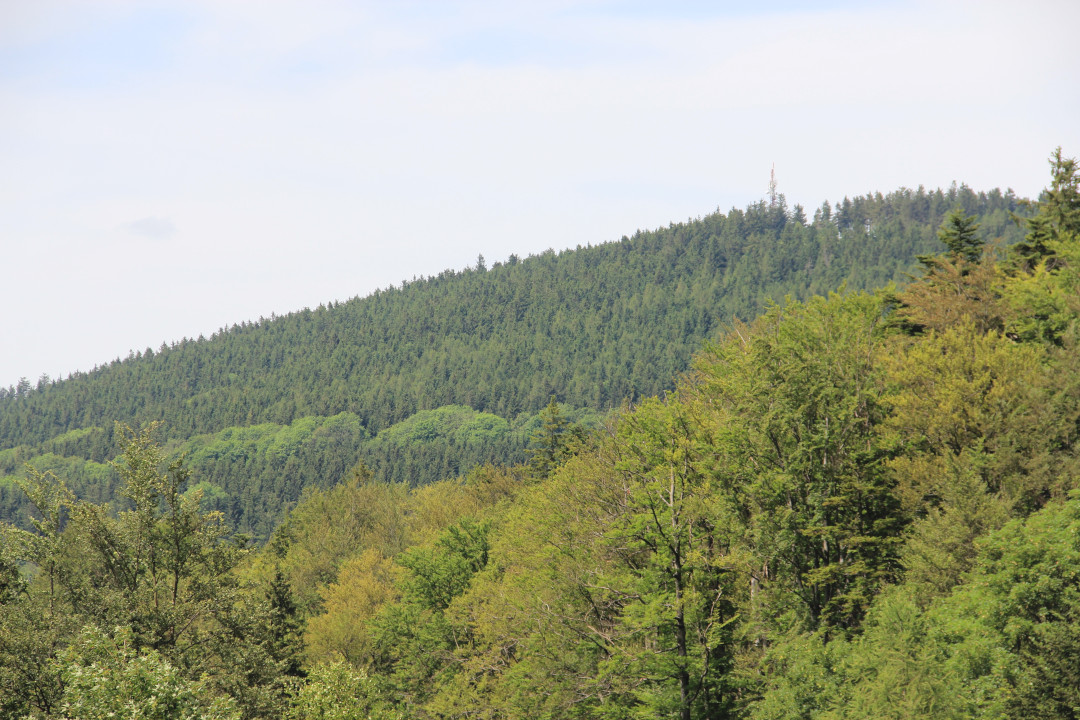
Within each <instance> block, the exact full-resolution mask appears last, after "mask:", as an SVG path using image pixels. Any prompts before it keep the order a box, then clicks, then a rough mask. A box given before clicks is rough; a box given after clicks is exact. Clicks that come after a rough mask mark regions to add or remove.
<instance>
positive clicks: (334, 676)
mask: <svg viewBox="0 0 1080 720" xmlns="http://www.w3.org/2000/svg"><path fill="white" fill-rule="evenodd" d="M285 717H286V718H287V719H288V720H393V719H394V718H399V717H401V716H400V715H398V714H396V713H394V712H392V711H391V710H389V708H387V707H386V703H385V701H382V700H381V699H380V697H379V694H378V689H377V687H376V683H375V682H374V681H373V680H372V679H370V678H369V677H368V675H367V673H366V672H364V671H363V670H358V669H356V668H354V667H352V666H351V665H348V664H347V663H343V662H340V661H339V662H331V663H322V664H319V665H316V666H315V667H313V668H312V669H311V673H310V674H309V675H308V677H307V681H306V682H305V683H304V685H303V686H302V687H301V688H300V690H299V691H298V692H297V693H296V696H295V697H294V698H293V700H292V704H291V705H290V707H289V712H288V714H287V715H286V716H285Z"/></svg>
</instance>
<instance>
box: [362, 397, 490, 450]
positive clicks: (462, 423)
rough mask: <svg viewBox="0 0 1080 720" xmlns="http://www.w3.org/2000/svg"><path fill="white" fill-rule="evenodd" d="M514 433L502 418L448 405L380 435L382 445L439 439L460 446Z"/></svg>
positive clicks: (399, 424) (402, 423) (422, 412)
mask: <svg viewBox="0 0 1080 720" xmlns="http://www.w3.org/2000/svg"><path fill="white" fill-rule="evenodd" d="M509 430H510V423H508V422H507V421H506V420H504V419H503V418H501V417H499V416H498V415H492V414H491V413H482V412H477V411H476V410H473V409H472V408H468V407H464V406H462V405H446V406H444V407H440V408H436V409H434V410H422V411H420V412H418V413H416V414H415V415H413V416H412V417H410V418H408V419H407V420H403V421H402V422H399V423H397V424H396V425H393V426H391V427H388V428H387V429H386V430H383V431H382V432H381V433H380V434H379V438H378V439H379V440H380V441H381V442H388V443H396V444H406V443H414V442H427V441H430V440H435V439H437V438H445V439H452V440H454V441H455V442H459V443H469V442H480V441H483V440H498V439H500V438H501V437H502V436H503V435H505V434H506V433H507V432H509Z"/></svg>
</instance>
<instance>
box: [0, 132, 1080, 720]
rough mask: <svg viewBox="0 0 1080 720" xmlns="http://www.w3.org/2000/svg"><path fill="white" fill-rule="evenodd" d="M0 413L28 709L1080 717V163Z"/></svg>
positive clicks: (411, 302)
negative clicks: (1039, 184) (1011, 188)
mask: <svg viewBox="0 0 1080 720" xmlns="http://www.w3.org/2000/svg"><path fill="white" fill-rule="evenodd" d="M1050 170H1051V173H1050V179H1049V182H1048V184H1047V187H1046V189H1045V190H1044V192H1043V193H1042V194H1041V196H1040V197H1039V198H1037V199H1035V200H1032V201H1023V200H1021V199H1020V198H1016V197H1014V196H1013V194H1012V193H1011V192H1008V193H1002V192H1000V191H993V192H988V193H975V192H973V191H971V190H969V189H968V188H966V187H964V186H959V187H953V188H951V189H950V190H948V191H932V192H927V191H924V190H922V189H919V190H918V191H909V190H902V191H898V192H894V193H890V194H889V195H880V194H876V195H872V196H871V195H868V196H864V197H861V198H856V199H855V200H845V201H843V202H842V203H837V204H835V205H830V204H828V203H825V204H824V205H822V207H821V208H819V209H818V210H816V211H815V212H814V213H813V214H812V216H808V214H807V213H806V211H805V210H803V209H802V208H800V207H798V206H796V207H794V208H789V207H788V206H787V204H786V202H785V201H784V198H783V197H782V196H775V195H774V196H772V197H770V198H768V199H766V200H764V201H762V202H760V203H757V204H755V205H752V206H751V207H749V208H747V209H745V210H732V211H730V212H729V213H726V214H722V213H719V212H717V213H714V214H711V215H708V216H706V217H703V218H700V219H697V220H691V221H687V222H686V223H681V224H677V225H671V226H670V227H668V228H666V229H661V230H657V231H652V232H639V233H637V234H636V235H635V236H634V237H632V238H623V239H622V240H621V241H618V242H613V243H608V244H603V245H598V246H595V247H587V248H579V249H577V250H572V251H565V252H562V253H558V254H556V253H554V252H549V253H545V254H542V255H540V256H535V257H529V258H525V259H517V258H513V257H511V259H510V260H509V261H508V262H505V263H499V264H495V265H494V266H492V267H490V268H489V267H486V265H485V263H484V262H483V260H482V259H481V260H478V261H477V263H476V264H475V266H474V267H472V268H470V269H468V270H465V271H462V272H450V271H448V272H446V273H443V274H442V275H440V276H438V277H434V278H422V279H416V280H414V281H412V282H409V283H405V284H403V285H402V286H401V287H396V288H390V289H387V290H384V291H381V292H379V293H376V294H374V295H372V296H369V297H366V298H358V299H354V300H351V301H349V302H345V303H335V304H332V305H331V306H328V307H320V308H318V309H316V310H304V311H301V312H299V313H295V314H292V315H288V316H285V317H279V318H271V319H268V320H266V319H264V320H260V321H259V322H258V323H250V324H244V325H239V326H235V327H232V328H227V329H223V330H222V331H220V332H219V333H217V334H215V335H214V336H213V337H211V338H209V339H198V340H185V341H181V342H179V343H175V344H173V345H168V346H162V347H161V348H160V349H159V350H150V349H147V350H145V351H142V352H139V353H132V354H131V355H130V356H129V357H128V358H127V359H125V360H120V359H118V360H117V361H115V362H113V363H110V364H109V365H107V366H103V367H99V368H97V369H95V370H93V371H91V372H89V373H86V374H82V375H77V376H72V377H70V378H67V379H64V380H58V381H54V380H51V379H49V378H42V379H41V380H39V381H38V382H37V384H36V385H32V384H31V383H30V382H24V383H21V384H20V386H19V387H15V388H9V389H8V390H7V391H5V392H4V393H3V397H2V398H0V447H2V448H3V449H0V476H2V479H0V500H2V503H3V504H2V507H0V509H2V512H3V513H4V518H5V523H4V525H3V528H2V536H0V716H3V717H12V718H27V717H29V718H42V719H44V718H106V717H139V718H143V717H145V718H282V717H283V718H295V719H306V718H313V719H314V718H322V719H331V718H340V719H345V718H432V719H434V718H465V717H469V718H552V719H555V718H590V719H591V718H596V719H598V720H599V719H601V718H602V719H604V720H614V719H623V718H625V719H627V720H629V719H631V718H671V717H677V718H680V719H681V720H690V719H691V718H695V719H696V718H746V719H751V718H755V719H757V718H760V719H765V718H770V719H771V718H777V719H778V718H821V719H825V718H916V717H920V718H921V717H935V718H937V717H940V718H1002V717H1005V718H1070V717H1078V716H1080V665H1078V664H1077V657H1080V497H1078V496H1077V494H1076V490H1077V477H1080V461H1078V457H1077V451H1078V443H1080V347H1078V344H1080V167H1078V166H1077V163H1076V161H1075V160H1073V159H1069V158H1068V157H1066V156H1064V155H1063V154H1062V152H1061V150H1058V151H1057V152H1055V153H1054V154H1053V155H1052V156H1051V159H1050Z"/></svg>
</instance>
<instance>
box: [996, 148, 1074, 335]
mask: <svg viewBox="0 0 1080 720" xmlns="http://www.w3.org/2000/svg"><path fill="white" fill-rule="evenodd" d="M1050 167H1051V178H1052V179H1051V185H1050V187H1049V188H1048V189H1047V190H1046V191H1044V192H1043V195H1042V196H1041V197H1040V199H1039V201H1038V202H1036V203H1033V206H1034V209H1035V211H1036V213H1035V216H1034V217H1032V218H1031V219H1029V220H1027V221H1026V225H1027V228H1028V234H1027V237H1026V238H1025V241H1024V242H1023V243H1020V244H1019V245H1018V246H1017V248H1016V250H1015V251H1014V253H1013V260H1014V262H1013V265H1014V268H1013V269H1014V271H1015V273H1016V278H1015V279H1014V281H1013V282H1012V283H1010V285H1009V287H1008V289H1007V291H1006V293H1005V296H1006V299H1007V300H1008V301H1009V303H1010V305H1011V306H1012V308H1013V312H1014V317H1013V318H1012V322H1011V324H1010V330H1011V331H1013V332H1014V333H1015V334H1016V335H1017V336H1018V337H1019V338H1021V339H1024V340H1039V341H1042V342H1045V343H1049V344H1052V345H1061V344H1062V342H1063V338H1064V337H1065V335H1066V334H1067V332H1068V330H1069V328H1070V327H1071V326H1075V323H1076V318H1077V316H1078V315H1080V166H1078V165H1077V162H1076V160H1075V159H1074V158H1065V157H1063V156H1062V154H1061V148H1058V149H1057V151H1055V153H1054V155H1053V156H1052V157H1051V158H1050Z"/></svg>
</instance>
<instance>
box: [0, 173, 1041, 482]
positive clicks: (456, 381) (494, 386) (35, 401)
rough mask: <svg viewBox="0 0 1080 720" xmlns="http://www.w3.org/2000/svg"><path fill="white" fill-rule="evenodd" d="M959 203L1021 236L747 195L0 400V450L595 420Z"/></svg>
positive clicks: (92, 453) (851, 203)
mask: <svg viewBox="0 0 1080 720" xmlns="http://www.w3.org/2000/svg"><path fill="white" fill-rule="evenodd" d="M957 205H960V206H962V207H963V208H964V209H965V210H966V211H967V212H969V213H976V214H978V215H980V217H981V218H982V232H983V235H984V236H985V237H987V238H999V237H1001V238H1003V241H1004V242H1006V243H1010V242H1013V241H1016V240H1018V239H1019V238H1020V236H1021V235H1022V233H1021V232H1020V230H1019V229H1018V228H1016V227H1015V225H1014V224H1013V223H1011V222H1010V221H1009V219H1008V217H1009V213H1010V212H1011V211H1014V210H1016V209H1017V207H1018V202H1017V198H1015V197H1014V196H1012V194H1011V193H1006V194H1002V193H1001V192H1000V191H992V192H990V193H979V194H976V193H974V192H972V191H971V190H969V189H968V188H966V187H963V186H961V187H959V188H957V187H955V186H954V187H953V188H951V189H950V190H949V191H940V190H938V191H934V192H924V191H923V190H922V189H921V188H920V189H919V190H918V191H911V190H902V191H899V192H895V193H891V194H889V195H887V196H882V195H880V194H877V195H875V196H865V197H860V198H856V199H854V200H848V199H845V200H844V201H843V202H842V203H837V204H836V205H835V207H830V206H829V205H828V204H827V203H826V204H825V205H824V206H823V207H822V208H821V209H819V210H818V211H817V212H816V214H815V217H814V218H813V219H812V220H809V221H808V220H807V219H806V218H805V217H804V214H803V212H802V210H801V208H795V209H794V210H790V211H789V210H788V209H787V208H786V207H785V205H784V203H783V198H782V197H781V198H780V201H779V202H777V203H776V204H775V205H773V206H770V205H768V204H766V203H764V202H761V203H757V204H755V205H753V206H751V207H749V208H747V210H745V211H739V210H732V211H731V212H729V213H727V214H726V215H725V214H723V213H719V212H718V213H715V214H712V215H709V216H706V217H704V218H701V219H698V220H694V221H688V222H686V223H681V224H673V225H671V226H670V227H669V228H666V229H662V230H657V231H654V232H639V233H636V234H635V235H634V237H633V238H626V237H624V238H623V239H622V240H621V241H619V242H612V243H607V244H603V245H598V246H592V247H586V248H578V249H576V250H568V251H564V252H561V253H555V252H552V251H548V252H545V253H543V254H541V255H539V256H534V257H529V258H527V259H524V260H521V261H519V260H517V258H516V257H513V256H512V257H511V259H510V261H509V262H507V263H505V264H496V265H495V266H494V267H492V268H490V269H487V268H484V267H482V265H480V264H478V266H477V267H475V268H473V269H467V270H464V271H460V272H455V271H450V270H448V271H446V272H444V273H442V274H440V275H438V276H437V277H432V278H426V279H420V280H414V281H413V282H411V283H403V284H402V286H401V287H397V288H389V289H386V290H382V291H378V292H376V293H374V294H372V295H370V296H368V297H364V298H356V299H353V300H350V301H348V302H343V303H331V304H330V305H329V306H320V307H319V308H317V309H315V310H310V309H304V310H302V311H300V312H296V313H292V314H290V315H287V316H285V317H276V318H272V319H269V320H266V319H262V320H260V321H258V322H253V323H244V324H240V325H234V326H232V327H231V328H228V329H223V330H221V331H219V332H218V333H216V334H215V335H213V336H212V337H211V338H209V339H202V338H200V339H198V340H189V339H185V340H182V341H180V342H176V343H173V344H172V345H168V346H166V345H162V347H161V348H160V349H159V350H158V351H156V352H155V351H153V350H151V349H149V348H148V349H147V350H146V351H144V352H140V353H133V354H132V355H131V356H129V357H128V359H126V360H119V359H117V360H114V361H113V362H111V363H110V364H108V365H106V366H102V367H99V368H96V369H94V370H93V371H91V372H88V373H79V374H76V375H74V376H71V377H69V378H68V379H66V380H64V381H61V382H45V381H42V382H39V383H38V385H37V387H36V388H35V387H32V386H31V385H30V384H29V383H22V384H21V387H19V388H9V389H7V390H0V449H3V448H11V447H15V446H18V445H34V444H38V443H42V442H44V441H47V440H49V439H51V438H54V437H57V436H60V435H62V434H64V433H69V432H71V431H73V430H78V429H85V428H91V427H100V428H102V429H103V430H104V433H94V434H90V435H85V436H83V440H82V442H81V444H80V443H74V444H73V445H72V446H71V447H70V448H69V451H70V452H71V453H73V454H78V455H80V456H83V457H87V458H89V459H94V460H101V459H103V458H105V457H107V456H109V455H111V454H112V453H113V452H114V448H115V441H114V438H113V437H112V424H113V423H114V422H115V421H122V422H127V423H131V424H140V423H145V422H149V421H154V420H167V428H166V433H167V435H168V437H170V438H187V437H190V436H193V435H196V434H202V433H211V432H218V431H220V430H222V429H224V428H227V427H230V426H248V425H254V424H259V423H266V422H273V423H278V424H288V423H290V422H292V421H294V420H296V419H297V418H301V417H305V416H316V415H317V416H324V417H329V416H332V415H336V414H338V413H340V412H350V413H354V414H356V415H358V416H359V417H360V418H361V420H362V422H363V424H364V426H365V427H366V428H367V430H368V431H369V432H371V433H375V432H377V431H378V430H380V429H381V428H384V427H387V426H388V425H391V424H393V423H395V422H399V421H401V420H404V419H405V418H407V417H409V416H411V415H413V414H414V413H416V412H417V411H419V410H430V409H434V408H437V407H440V406H443V405H452V404H456V405H466V406H469V407H472V408H475V409H476V410H480V411H484V412H490V413H494V414H496V415H499V416H502V417H504V418H514V417H515V416H517V415H518V414H519V413H522V412H530V413H534V412H536V411H538V410H540V409H541V408H542V407H543V406H544V405H546V404H547V402H548V400H549V399H550V397H551V395H553V394H554V395H556V396H557V397H558V398H559V400H560V401H563V402H568V403H570V404H572V405H575V406H579V407H591V408H595V409H607V408H612V407H615V406H617V405H618V404H619V403H620V402H622V401H623V399H625V398H636V397H642V396H650V395H654V394H657V393H659V392H662V391H664V390H666V389H670V388H671V387H673V382H674V380H673V379H674V378H675V377H676V376H677V375H678V374H679V373H681V372H683V371H685V370H686V369H687V367H688V363H689V360H690V356H691V354H692V353H693V352H694V351H695V350H697V349H698V348H699V347H700V345H701V342H702V340H703V339H704V338H707V337H709V336H710V335H712V334H713V332H714V331H715V329H716V328H717V326H718V325H719V324H721V323H724V322H727V321H730V320H731V319H733V318H735V317H739V318H744V319H745V318H751V317H754V316H756V315H757V314H758V313H759V312H761V310H762V309H763V308H764V306H765V304H766V301H767V299H768V298H772V299H776V300H782V299H783V297H784V296H785V295H792V296H794V297H796V298H803V297H807V296H809V295H810V294H813V293H821V292H827V291H828V290H830V289H833V288H835V287H837V286H839V285H840V284H842V283H846V284H847V286H848V288H849V289H861V288H870V287H875V286H880V285H883V284H885V283H887V282H889V281H894V280H900V281H902V280H903V279H904V277H905V272H906V271H909V270H911V269H912V267H913V265H914V258H915V255H916V254H918V253H925V252H930V251H932V250H933V249H934V248H935V244H936V242H937V240H936V232H937V228H938V226H939V224H940V223H941V220H942V217H943V216H944V214H945V213H946V212H947V211H949V210H950V209H952V208H953V207H955V206H957Z"/></svg>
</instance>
